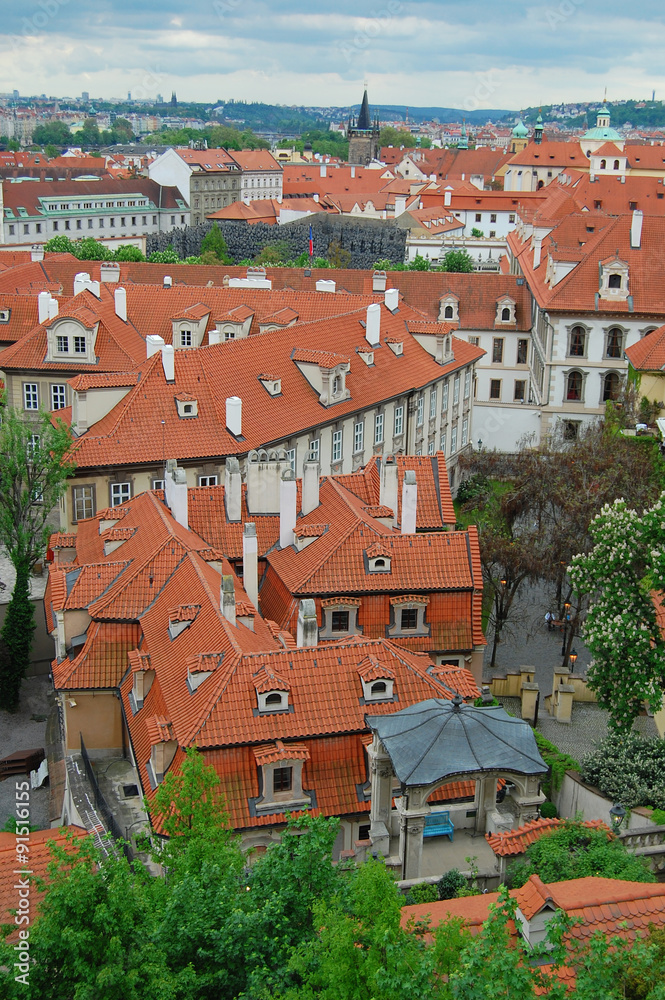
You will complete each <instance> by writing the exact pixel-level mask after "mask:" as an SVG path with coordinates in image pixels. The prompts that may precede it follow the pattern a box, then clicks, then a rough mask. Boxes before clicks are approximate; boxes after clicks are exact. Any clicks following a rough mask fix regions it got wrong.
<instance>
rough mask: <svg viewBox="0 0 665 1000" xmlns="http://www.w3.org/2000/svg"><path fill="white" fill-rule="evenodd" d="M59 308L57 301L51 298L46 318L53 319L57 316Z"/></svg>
mask: <svg viewBox="0 0 665 1000" xmlns="http://www.w3.org/2000/svg"><path fill="white" fill-rule="evenodd" d="M59 308H60V306H59V305H58V300H57V299H54V298H53V297H51V298H50V300H49V304H48V318H49V319H55V317H56V316H57V315H58V309H59Z"/></svg>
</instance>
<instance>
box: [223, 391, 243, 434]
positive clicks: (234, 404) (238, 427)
mask: <svg viewBox="0 0 665 1000" xmlns="http://www.w3.org/2000/svg"><path fill="white" fill-rule="evenodd" d="M226 429H227V431H229V433H231V434H233V436H234V437H237V438H238V437H240V436H241V435H242V399H241V398H240V396H229V398H228V399H227V400H226Z"/></svg>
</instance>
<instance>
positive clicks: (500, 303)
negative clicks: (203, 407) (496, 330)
mask: <svg viewBox="0 0 665 1000" xmlns="http://www.w3.org/2000/svg"><path fill="white" fill-rule="evenodd" d="M495 322H496V323H515V322H516V319H515V302H514V300H513V299H511V298H510V296H508V295H502V296H501V298H500V299H498V300H497V303H496V318H495Z"/></svg>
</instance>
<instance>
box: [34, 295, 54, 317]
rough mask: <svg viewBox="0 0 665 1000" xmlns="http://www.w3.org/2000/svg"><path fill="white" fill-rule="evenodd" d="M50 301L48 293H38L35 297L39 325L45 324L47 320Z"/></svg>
mask: <svg viewBox="0 0 665 1000" xmlns="http://www.w3.org/2000/svg"><path fill="white" fill-rule="evenodd" d="M50 301H51V293H50V292H40V293H39V295H38V296H37V316H38V319H39V322H40V323H45V322H46V320H47V319H48V318H49V303H50Z"/></svg>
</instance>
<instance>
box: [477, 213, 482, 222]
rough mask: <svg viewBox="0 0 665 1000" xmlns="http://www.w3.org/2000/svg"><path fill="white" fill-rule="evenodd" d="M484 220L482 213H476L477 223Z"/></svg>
mask: <svg viewBox="0 0 665 1000" xmlns="http://www.w3.org/2000/svg"><path fill="white" fill-rule="evenodd" d="M482 218H483V217H482V213H481V212H476V222H481V221H482Z"/></svg>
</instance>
